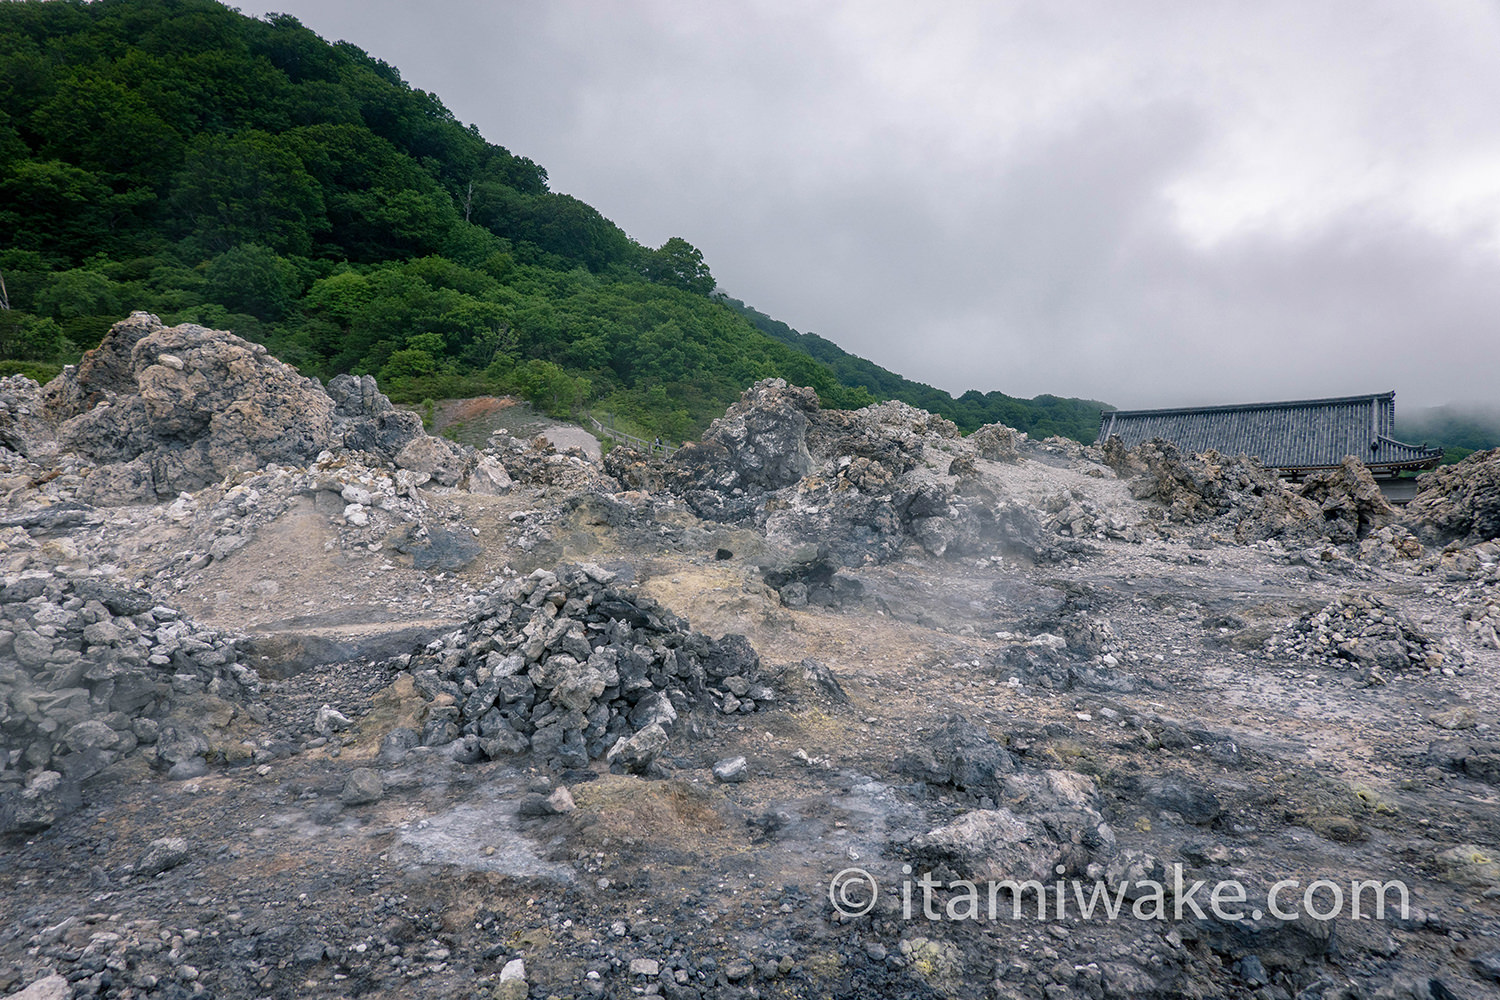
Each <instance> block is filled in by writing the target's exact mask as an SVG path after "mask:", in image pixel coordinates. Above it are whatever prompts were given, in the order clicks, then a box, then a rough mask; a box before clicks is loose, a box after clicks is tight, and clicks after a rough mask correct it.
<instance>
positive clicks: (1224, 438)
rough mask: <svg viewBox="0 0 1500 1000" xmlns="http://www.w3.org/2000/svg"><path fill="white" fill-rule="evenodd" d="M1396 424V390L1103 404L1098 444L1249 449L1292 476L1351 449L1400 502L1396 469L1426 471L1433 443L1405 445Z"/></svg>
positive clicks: (1436, 453) (1405, 495)
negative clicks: (1144, 406) (1149, 406)
mask: <svg viewBox="0 0 1500 1000" xmlns="http://www.w3.org/2000/svg"><path fill="white" fill-rule="evenodd" d="M1395 426H1396V394H1395V393H1394V392H1381V393H1372V394H1370V395H1367V396H1339V397H1336V398H1332V399H1299V400H1292V401H1290V402H1284V403H1245V404H1240V405H1236V406H1190V407H1184V408H1181V409H1172V410H1106V411H1104V412H1102V413H1100V414H1099V443H1100V444H1103V443H1104V442H1105V441H1108V440H1109V439H1110V438H1111V437H1118V438H1119V439H1120V441H1121V442H1122V443H1123V444H1124V445H1125V446H1126V447H1128V448H1134V447H1135V446H1136V445H1139V444H1141V443H1143V442H1146V441H1150V440H1152V439H1153V438H1162V439H1163V440H1166V441H1170V442H1172V443H1173V444H1175V445H1176V446H1177V447H1178V448H1180V449H1182V450H1183V451H1184V452H1189V453H1193V452H1202V451H1208V450H1209V449H1213V450H1214V451H1217V452H1218V453H1219V454H1221V455H1249V456H1251V457H1253V458H1257V459H1259V460H1260V462H1261V464H1263V465H1265V466H1267V467H1268V468H1273V469H1276V470H1277V471H1278V472H1279V473H1280V474H1281V475H1283V476H1286V477H1288V478H1291V479H1300V478H1302V477H1303V476H1306V475H1307V474H1308V473H1310V472H1316V471H1319V470H1321V469H1331V468H1334V467H1335V466H1337V465H1339V464H1340V463H1342V462H1343V460H1344V458H1345V456H1347V455H1353V456H1354V457H1356V458H1358V459H1359V460H1360V461H1361V462H1364V463H1365V465H1366V466H1368V467H1369V469H1370V472H1371V473H1372V474H1373V475H1374V476H1375V478H1376V479H1377V480H1379V481H1380V488H1381V490H1382V491H1383V492H1385V494H1386V496H1387V498H1388V499H1390V500H1392V501H1394V502H1402V501H1405V500H1408V499H1410V498H1411V497H1412V496H1414V495H1415V493H1416V487H1415V483H1414V482H1413V481H1412V480H1411V479H1410V478H1407V479H1398V478H1397V477H1398V476H1399V474H1400V473H1402V472H1407V471H1412V470H1417V469H1430V468H1432V467H1433V466H1435V465H1437V464H1438V462H1439V461H1440V460H1441V459H1442V457H1443V450H1442V449H1441V448H1429V447H1427V446H1426V445H1425V444H1424V445H1413V444H1406V443H1404V442H1401V441H1397V440H1396V439H1395V438H1393V437H1391V434H1392V433H1393V432H1394V430H1395Z"/></svg>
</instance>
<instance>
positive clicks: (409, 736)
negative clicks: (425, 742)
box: [380, 726, 422, 764]
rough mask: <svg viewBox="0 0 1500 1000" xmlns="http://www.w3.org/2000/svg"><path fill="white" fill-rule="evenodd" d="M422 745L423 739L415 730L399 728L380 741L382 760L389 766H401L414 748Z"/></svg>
mask: <svg viewBox="0 0 1500 1000" xmlns="http://www.w3.org/2000/svg"><path fill="white" fill-rule="evenodd" d="M421 745H422V737H421V736H420V735H419V734H418V733H417V731H416V730H415V729H408V728H406V727H405V726H399V727H397V728H395V729H392V730H391V731H390V732H388V733H386V734H385V738H384V739H383V740H381V741H380V759H381V760H382V761H384V762H385V763H387V764H399V763H401V762H402V761H403V760H405V759H406V755H407V754H408V753H410V752H411V750H412V748H413V747H418V746H421Z"/></svg>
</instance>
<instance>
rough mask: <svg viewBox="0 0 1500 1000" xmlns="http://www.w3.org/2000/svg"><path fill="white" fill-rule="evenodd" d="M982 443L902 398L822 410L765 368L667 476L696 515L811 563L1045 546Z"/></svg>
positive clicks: (1032, 552) (1031, 550) (1044, 553)
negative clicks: (992, 473) (997, 489)
mask: <svg viewBox="0 0 1500 1000" xmlns="http://www.w3.org/2000/svg"><path fill="white" fill-rule="evenodd" d="M991 436H992V437H994V438H995V439H996V441H998V440H1000V439H1001V438H1003V437H1004V435H1002V434H1001V431H1000V429H994V430H993V432H992V435H991ZM1011 440H1012V441H1014V438H1012V439H1011ZM991 444H992V445H993V444H994V442H991ZM996 447H998V446H996ZM991 451H992V453H995V454H1000V452H996V451H995V450H994V448H992V449H991ZM977 454H978V448H976V446H975V445H973V444H972V443H970V442H968V441H965V440H964V439H963V438H962V436H961V435H960V434H959V431H958V428H957V426H955V425H954V424H953V422H952V421H949V420H946V419H944V418H943V417H940V416H936V415H934V414H931V413H928V412H926V411H925V410H919V409H917V408H916V407H913V406H910V405H908V404H906V403H902V402H895V401H892V402H886V403H879V404H876V405H874V406H867V407H865V408H863V409H860V410H853V411H846V410H822V409H820V408H819V407H818V404H817V397H816V394H814V393H813V391H812V390H811V389H798V388H795V387H790V386H788V385H787V384H786V383H785V382H784V381H782V380H780V379H769V380H766V381H763V382H759V383H757V384H756V385H754V386H752V387H751V388H750V389H748V390H746V392H745V393H744V395H743V396H742V397H741V398H740V400H739V402H737V403H736V404H735V405H734V406H732V407H730V409H729V411H728V413H726V414H725V416H724V418H722V419H721V420H717V421H715V422H714V423H713V424H712V425H711V426H710V427H709V429H708V431H707V433H705V435H704V439H703V441H702V442H701V443H698V444H694V445H688V446H685V447H684V448H682V449H681V450H680V451H678V452H677V453H676V454H674V455H673V456H672V458H671V459H670V460H668V462H667V463H666V484H667V487H668V489H671V490H672V491H673V492H676V493H678V494H679V495H681V496H682V497H683V498H684V499H685V500H686V501H687V503H688V506H689V507H690V508H691V509H692V510H693V511H694V513H696V514H698V515H699V516H700V517H704V518H708V519H712V520H718V521H728V522H735V523H745V524H754V525H755V526H756V527H758V528H760V529H762V530H763V531H764V532H765V535H766V538H767V540H768V541H769V542H771V543H772V545H774V546H777V547H779V548H781V549H783V550H785V551H788V552H792V553H795V554H796V558H797V559H798V560H800V561H801V562H804V563H812V562H826V563H830V564H832V565H836V566H858V565H862V564H865V563H872V562H874V563H881V562H886V561H888V560H890V559H892V558H895V557H896V556H897V555H898V554H899V553H900V552H901V550H902V549H903V548H904V547H905V546H906V545H908V544H915V545H916V546H918V547H920V548H921V549H922V550H924V551H925V552H927V553H929V554H931V555H935V556H956V555H964V554H980V553H988V552H995V551H1001V550H1009V551H1015V552H1020V553H1024V554H1025V555H1027V556H1029V557H1031V558H1047V557H1049V556H1050V555H1051V554H1052V553H1053V552H1054V550H1055V546H1053V545H1052V544H1050V543H1049V542H1047V541H1045V540H1044V537H1045V536H1044V533H1043V532H1042V530H1041V528H1040V526H1039V524H1038V522H1037V518H1036V515H1035V513H1034V512H1033V511H1031V510H1030V508H1029V507H1027V506H1025V505H1023V504H1020V503H1017V502H1015V501H1013V500H1010V499H1008V498H1004V497H999V496H995V495H993V493H992V492H989V491H987V490H986V489H985V488H984V487H983V486H982V485H980V481H979V477H978V476H977V475H976V474H975V473H976V470H975V469H974V467H973V459H974V457H975V456H976V455H977Z"/></svg>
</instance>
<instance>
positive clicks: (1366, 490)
mask: <svg viewBox="0 0 1500 1000" xmlns="http://www.w3.org/2000/svg"><path fill="white" fill-rule="evenodd" d="M1103 454H1104V459H1105V461H1106V462H1107V463H1108V464H1109V465H1110V466H1111V467H1112V468H1114V469H1115V471H1116V472H1117V473H1118V474H1119V475H1121V476H1133V477H1134V478H1132V479H1131V480H1130V491H1131V494H1132V495H1133V496H1134V497H1136V499H1139V500H1154V501H1156V502H1157V503H1159V504H1161V505H1162V506H1163V507H1165V508H1166V520H1167V521H1168V522H1170V523H1176V524H1184V525H1209V524H1215V523H1217V524H1221V525H1223V526H1224V529H1225V532H1224V533H1225V534H1227V535H1232V536H1233V538H1234V540H1235V541H1236V542H1239V543H1241V544H1245V543H1249V542H1258V541H1266V540H1269V539H1276V540H1278V541H1281V542H1283V543H1285V544H1287V545H1295V546H1303V545H1311V544H1316V543H1319V542H1332V543H1334V544H1346V543H1347V544H1354V543H1357V542H1359V541H1360V540H1361V539H1364V538H1366V537H1368V536H1369V535H1370V534H1371V533H1372V532H1375V531H1377V530H1380V529H1383V528H1385V527H1386V526H1388V525H1390V523H1391V522H1392V521H1393V520H1394V519H1395V516H1396V512H1395V510H1394V508H1392V507H1391V505H1390V504H1389V503H1388V502H1387V501H1386V499H1385V497H1384V496H1383V495H1382V494H1381V492H1380V487H1379V486H1378V485H1377V484H1376V482H1375V478H1374V477H1373V476H1372V475H1371V474H1370V470H1369V469H1367V468H1366V467H1365V466H1364V464H1363V463H1362V462H1360V461H1359V460H1358V459H1356V458H1353V457H1349V458H1346V459H1344V462H1343V464H1342V465H1340V466H1339V467H1338V468H1336V469H1331V470H1329V471H1327V472H1321V473H1314V474H1313V475H1310V476H1308V477H1307V479H1306V480H1304V481H1303V482H1302V483H1300V484H1295V485H1293V484H1289V483H1287V482H1285V481H1284V480H1282V479H1281V478H1280V477H1279V476H1277V475H1276V473H1275V471H1274V470H1272V469H1267V468H1266V467H1265V466H1263V465H1261V464H1260V462H1259V461H1257V460H1256V459H1253V458H1248V457H1246V456H1244V455H1241V456H1239V457H1237V458H1231V457H1228V456H1224V455H1220V454H1219V453H1218V452H1215V451H1206V452H1203V453H1202V454H1197V455H1184V454H1183V453H1182V451H1181V450H1180V449H1179V448H1178V447H1177V446H1176V445H1174V444H1172V443H1171V442H1169V441H1163V440H1161V439H1159V438H1158V439H1156V440H1152V441H1147V442H1145V443H1144V444H1142V445H1140V446H1139V447H1137V448H1131V449H1126V448H1124V447H1123V446H1122V445H1121V444H1120V442H1119V440H1118V439H1111V440H1110V441H1108V442H1106V443H1105V445H1104V448H1103ZM1388 540H1389V541H1390V542H1391V548H1392V550H1393V551H1397V550H1399V549H1400V548H1401V546H1400V545H1399V544H1398V542H1399V541H1400V539H1399V538H1395V537H1392V538H1390V539H1388ZM1372 552H1376V554H1383V553H1384V552H1385V550H1384V549H1379V550H1378V552H1377V551H1376V550H1372Z"/></svg>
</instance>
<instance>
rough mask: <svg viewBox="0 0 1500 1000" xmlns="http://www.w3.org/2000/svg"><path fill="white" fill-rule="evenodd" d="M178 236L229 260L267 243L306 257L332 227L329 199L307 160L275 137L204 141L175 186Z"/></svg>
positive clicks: (189, 157) (251, 134)
mask: <svg viewBox="0 0 1500 1000" xmlns="http://www.w3.org/2000/svg"><path fill="white" fill-rule="evenodd" d="M171 206H172V209H173V211H174V212H175V214H176V218H177V224H178V228H179V231H181V232H183V233H184V234H185V235H189V236H190V239H191V240H192V241H193V242H194V243H196V244H197V245H198V246H199V247H201V248H202V249H203V250H205V251H208V252H210V253H223V252H224V251H226V250H228V249H230V248H231V247H234V246H236V245H237V244H240V243H261V244H264V245H265V246H268V247H270V248H272V249H273V250H276V251H277V252H282V253H306V252H307V251H308V250H309V249H311V247H312V236H313V234H314V233H317V232H321V231H323V230H325V229H326V228H327V225H328V223H327V219H326V217H325V216H324V208H323V194H322V191H321V190H320V189H319V187H318V185H317V182H315V181H314V180H313V179H312V177H311V176H310V175H309V174H308V173H307V171H306V170H305V169H304V168H303V166H302V161H301V160H299V159H298V158H297V156H296V155H295V154H294V153H292V152H290V151H289V150H288V149H286V148H285V147H284V146H283V145H282V143H281V142H280V141H279V140H278V139H277V138H276V137H275V136H273V135H269V134H267V133H265V132H259V131H254V130H251V131H247V132H244V133H241V134H239V135H230V136H225V135H209V136H203V137H202V138H200V139H199V140H198V141H197V142H195V143H194V144H193V148H192V149H191V150H190V151H189V152H188V154H187V157H186V159H185V160H184V162H183V167H182V170H181V171H179V172H178V174H177V177H176V180H175V181H174V183H173V186H172V197H171Z"/></svg>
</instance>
